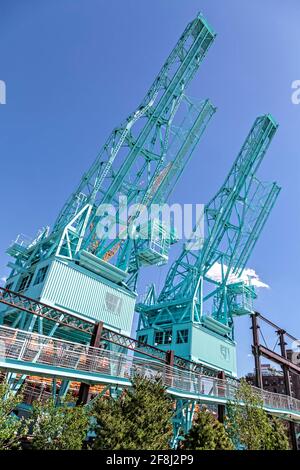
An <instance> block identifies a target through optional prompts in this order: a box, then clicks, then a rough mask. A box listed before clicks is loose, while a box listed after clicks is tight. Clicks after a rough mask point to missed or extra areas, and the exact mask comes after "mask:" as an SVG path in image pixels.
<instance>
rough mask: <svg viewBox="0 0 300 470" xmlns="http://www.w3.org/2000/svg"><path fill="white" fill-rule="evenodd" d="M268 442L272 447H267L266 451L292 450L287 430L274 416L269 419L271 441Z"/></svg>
mask: <svg viewBox="0 0 300 470" xmlns="http://www.w3.org/2000/svg"><path fill="white" fill-rule="evenodd" d="M267 442H268V443H269V446H270V447H266V450H290V443H289V439H288V436H287V428H286V426H285V425H284V423H283V422H282V421H281V420H280V419H278V418H274V417H273V416H270V417H269V439H268V441H267Z"/></svg>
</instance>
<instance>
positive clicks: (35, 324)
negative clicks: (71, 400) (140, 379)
mask: <svg viewBox="0 0 300 470" xmlns="http://www.w3.org/2000/svg"><path fill="white" fill-rule="evenodd" d="M0 304H4V305H7V309H6V310H4V311H2V312H1V313H0V324H1V323H2V324H4V325H7V326H10V327H13V328H18V329H19V330H24V331H26V330H27V331H30V332H37V333H39V334H44V335H45V334H47V335H48V336H51V337H58V338H61V339H72V338H73V339H74V340H76V341H78V342H81V343H84V344H89V343H90V340H91V336H92V334H93V332H94V327H95V324H96V322H95V321H93V320H92V319H88V318H83V317H82V318H80V317H78V316H77V315H72V314H71V313H69V312H66V311H63V310H60V309H57V308H54V307H52V306H50V305H46V304H44V303H41V302H38V301H37V300H34V299H30V298H28V297H26V296H24V295H22V294H19V293H16V292H12V291H8V290H7V289H4V288H2V287H0ZM107 342H108V343H111V344H114V345H116V346H118V347H119V348H120V349H121V350H123V349H125V350H132V351H135V352H137V353H138V354H141V355H142V356H147V357H149V358H152V359H155V360H156V361H159V362H162V363H168V359H167V353H166V351H163V350H161V349H159V348H156V347H154V346H150V345H148V344H144V343H142V342H141V341H139V340H136V339H134V338H129V337H127V336H124V335H122V334H120V333H118V332H116V331H113V330H110V329H108V328H105V327H103V329H102V333H101V344H102V346H103V345H105V343H107ZM174 366H176V367H178V368H180V369H186V370H190V371H195V372H199V373H202V374H205V375H209V376H217V373H218V371H217V370H216V369H213V368H209V367H207V366H205V365H204V364H201V363H200V364H199V363H194V362H192V361H188V360H186V359H184V358H182V357H179V356H176V355H175V356H174Z"/></svg>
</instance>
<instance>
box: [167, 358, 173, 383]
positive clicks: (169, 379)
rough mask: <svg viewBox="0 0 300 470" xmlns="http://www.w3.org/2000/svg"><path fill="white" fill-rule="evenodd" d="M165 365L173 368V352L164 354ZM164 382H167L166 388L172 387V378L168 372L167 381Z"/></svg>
mask: <svg viewBox="0 0 300 470" xmlns="http://www.w3.org/2000/svg"><path fill="white" fill-rule="evenodd" d="M166 364H167V366H169V367H174V351H171V350H170V351H167V352H166ZM170 372H171V371H170ZM166 382H167V385H168V387H172V386H173V376H170V377H169V374H168V372H167V381H166Z"/></svg>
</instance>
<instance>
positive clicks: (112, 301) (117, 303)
mask: <svg viewBox="0 0 300 470" xmlns="http://www.w3.org/2000/svg"><path fill="white" fill-rule="evenodd" d="M122 303H123V299H121V297H118V296H117V295H115V294H111V293H110V292H106V295H105V305H106V309H107V310H108V311H109V312H111V313H116V314H117V315H120V313H121V309H122Z"/></svg>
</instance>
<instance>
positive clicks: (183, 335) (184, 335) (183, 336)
mask: <svg viewBox="0 0 300 470" xmlns="http://www.w3.org/2000/svg"><path fill="white" fill-rule="evenodd" d="M188 339H189V330H178V331H177V337H176V343H177V344H182V343H187V342H188Z"/></svg>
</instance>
